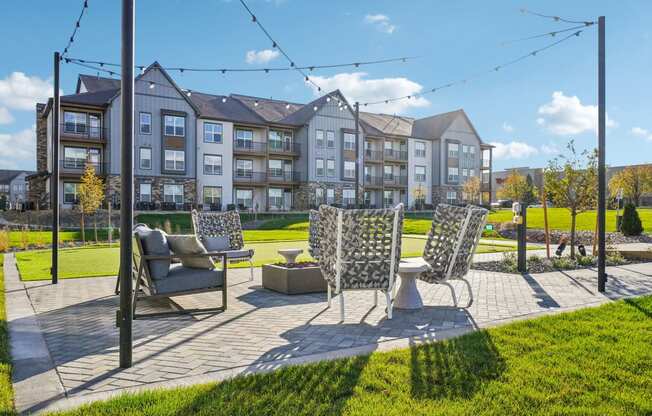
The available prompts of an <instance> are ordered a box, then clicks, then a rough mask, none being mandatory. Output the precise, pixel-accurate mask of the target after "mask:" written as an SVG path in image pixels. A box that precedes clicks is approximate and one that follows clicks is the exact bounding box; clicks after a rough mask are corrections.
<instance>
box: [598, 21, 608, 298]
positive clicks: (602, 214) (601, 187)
mask: <svg viewBox="0 0 652 416" xmlns="http://www.w3.org/2000/svg"><path fill="white" fill-rule="evenodd" d="M604 29H605V28H604V16H600V17H599V18H598V291H599V292H604V291H605V285H606V283H607V272H606V270H605V259H606V243H605V237H606V236H605V225H606V198H607V194H606V185H607V177H606V170H605V138H606V121H607V117H606V106H605V104H606V98H605V93H606V91H605V85H606V83H605V34H604Z"/></svg>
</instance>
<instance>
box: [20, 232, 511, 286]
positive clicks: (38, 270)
mask: <svg viewBox="0 0 652 416" xmlns="http://www.w3.org/2000/svg"><path fill="white" fill-rule="evenodd" d="M425 242H426V240H425V239H423V238H409V237H405V238H403V241H402V253H401V254H402V256H403V257H416V256H420V255H421V254H422V253H423V246H424V245H425ZM245 247H247V248H252V249H254V252H255V254H254V265H255V266H256V267H258V266H262V265H263V264H266V263H274V262H279V261H283V257H281V256H280V255H279V254H278V250H279V249H281V248H301V249H303V251H304V253H303V254H302V255H301V256H299V258H298V260H299V261H304V260H312V258H311V257H310V255H309V254H308V242H307V241H305V240H302V241H276V242H249V241H247V243H246V244H245ZM514 249H515V245H514V244H509V243H505V244H491V245H487V244H480V246H479V247H478V251H477V252H478V253H490V252H502V251H512V250H514ZM16 259H17V261H18V269H19V270H20V276H21V278H22V279H23V280H47V279H49V278H50V265H51V259H52V252H51V250H35V251H24V252H19V253H16ZM119 260H120V249H119V248H118V246H117V245H116V246H113V247H106V246H100V247H93V246H89V247H84V248H69V249H62V250H60V251H59V277H60V278H62V279H67V278H77V277H98V276H114V275H116V273H117V271H118V265H119ZM229 267H232V268H233V267H235V268H238V267H249V263H236V264H233V265H230V266H229Z"/></svg>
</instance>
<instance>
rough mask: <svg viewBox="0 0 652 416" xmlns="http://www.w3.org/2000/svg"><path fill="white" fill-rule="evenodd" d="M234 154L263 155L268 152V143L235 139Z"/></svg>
mask: <svg viewBox="0 0 652 416" xmlns="http://www.w3.org/2000/svg"><path fill="white" fill-rule="evenodd" d="M233 152H234V153H245V154H256V153H258V154H261V155H264V154H265V153H266V152H267V142H255V141H253V140H244V139H235V142H234V143H233Z"/></svg>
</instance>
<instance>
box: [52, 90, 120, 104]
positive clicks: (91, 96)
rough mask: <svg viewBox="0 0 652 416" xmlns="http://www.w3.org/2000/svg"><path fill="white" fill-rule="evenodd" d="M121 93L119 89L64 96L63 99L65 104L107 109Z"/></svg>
mask: <svg viewBox="0 0 652 416" xmlns="http://www.w3.org/2000/svg"><path fill="white" fill-rule="evenodd" d="M119 92H120V89H119V88H113V89H108V90H100V91H94V92H83V93H81V94H71V95H64V96H62V97H61V102H62V103H63V104H79V105H92V106H97V107H106V106H107V105H108V104H109V103H110V102H111V100H112V99H113V97H115V96H116V95H117V94H118V93H119Z"/></svg>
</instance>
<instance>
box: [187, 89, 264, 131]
mask: <svg viewBox="0 0 652 416" xmlns="http://www.w3.org/2000/svg"><path fill="white" fill-rule="evenodd" d="M190 99H191V100H192V101H193V103H195V106H197V108H198V109H199V114H200V115H201V116H202V117H208V118H215V119H219V120H233V121H237V122H240V123H249V124H265V120H264V119H263V118H262V117H260V116H259V115H258V114H256V113H255V112H253V111H251V110H250V109H249V108H248V107H247V106H245V105H244V104H243V103H242V102H241V101H239V100H235V99H233V98H231V97H227V96H224V95H212V94H204V93H200V92H193V93H192V95H191V96H190ZM225 99H226V100H225Z"/></svg>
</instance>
